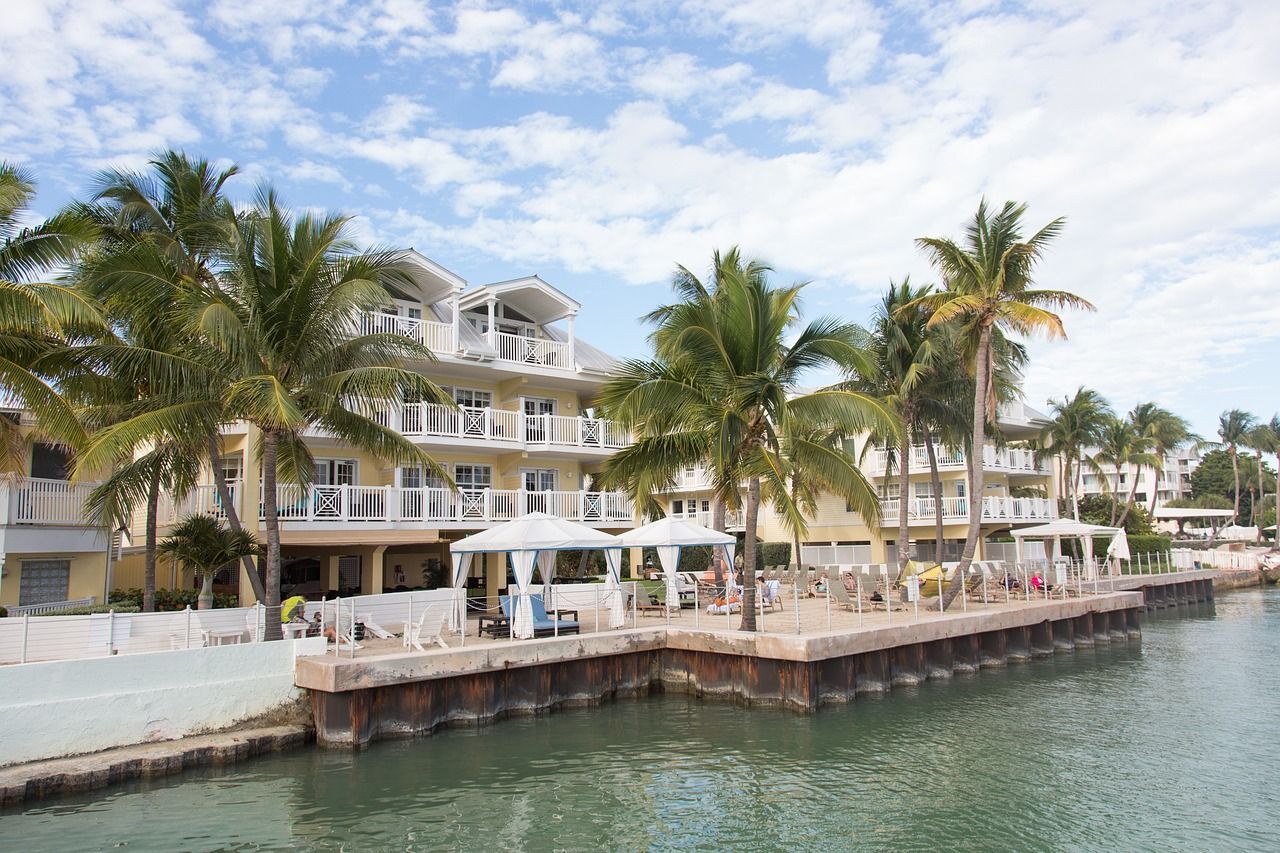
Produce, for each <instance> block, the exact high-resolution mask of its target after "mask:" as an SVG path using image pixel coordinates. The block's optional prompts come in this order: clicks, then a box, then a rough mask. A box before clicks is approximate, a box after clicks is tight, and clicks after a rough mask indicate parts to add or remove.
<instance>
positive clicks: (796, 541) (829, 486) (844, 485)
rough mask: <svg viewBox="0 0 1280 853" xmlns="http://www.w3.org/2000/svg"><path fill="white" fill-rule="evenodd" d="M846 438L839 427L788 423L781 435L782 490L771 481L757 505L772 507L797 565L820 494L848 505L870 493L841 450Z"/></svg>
mask: <svg viewBox="0 0 1280 853" xmlns="http://www.w3.org/2000/svg"><path fill="white" fill-rule="evenodd" d="M845 438H847V436H846V435H845V434H844V433H843V432H842V431H841V430H840V429H838V428H831V427H830V426H829V425H828V426H825V427H819V426H815V425H813V424H801V423H799V421H798V419H797V420H793V421H792V423H791V424H790V428H789V429H788V431H787V433H786V434H784V435H783V436H782V445H781V452H780V453H779V454H778V460H779V461H780V462H781V463H782V468H783V470H782V478H781V479H782V480H783V482H784V483H785V484H786V491H785V493H779V492H778V491H777V490H776V488H775V484H776V481H775V480H772V479H766V480H765V481H764V482H763V484H762V486H761V500H762V501H764V502H765V503H767V504H769V505H770V506H772V507H773V509H774V511H775V512H776V513H777V514H778V516H779V518H780V519H781V521H782V525H783V526H784V527H786V528H787V530H788V531H789V532H790V533H791V541H792V545H793V547H794V548H795V563H796V565H801V560H800V542H801V540H802V539H803V538H804V537H805V534H806V533H807V532H808V529H809V519H810V518H812V517H813V516H814V515H815V514H816V513H817V511H818V499H819V498H820V497H821V496H822V495H823V494H824V493H826V494H836V495H840V496H841V497H844V498H845V499H846V500H849V501H850V502H851V505H852V501H854V500H857V498H858V496H859V495H860V494H866V493H868V492H874V491H875V489H874V487H873V486H872V485H871V484H870V483H868V482H867V480H866V478H865V477H864V475H863V473H862V469H860V468H859V467H858V466H857V465H856V464H854V461H853V459H852V458H851V457H850V456H849V454H848V452H847V451H846V450H845V449H844V440H845ZM841 456H843V458H841Z"/></svg>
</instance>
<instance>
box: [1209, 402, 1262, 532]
mask: <svg viewBox="0 0 1280 853" xmlns="http://www.w3.org/2000/svg"><path fill="white" fill-rule="evenodd" d="M1256 423H1257V419H1256V418H1254V416H1253V415H1251V414H1249V413H1248V412H1245V411H1242V410H1240V409H1228V410H1227V411H1225V412H1223V413H1222V414H1221V415H1219V416H1218V438H1220V439H1222V444H1223V445H1225V446H1226V448H1227V453H1229V454H1230V455H1231V473H1232V474H1233V475H1234V477H1235V504H1234V509H1233V510H1232V516H1231V523H1232V524H1239V523H1240V460H1239V458H1238V456H1237V451H1238V450H1239V447H1240V445H1242V444H1245V443H1247V442H1248V440H1249V431H1250V430H1251V429H1253V427H1254V424H1256Z"/></svg>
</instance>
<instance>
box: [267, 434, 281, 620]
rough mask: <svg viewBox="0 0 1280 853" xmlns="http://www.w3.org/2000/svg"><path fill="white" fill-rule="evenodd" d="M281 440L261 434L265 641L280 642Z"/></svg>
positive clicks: (274, 436)
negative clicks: (278, 473)
mask: <svg viewBox="0 0 1280 853" xmlns="http://www.w3.org/2000/svg"><path fill="white" fill-rule="evenodd" d="M279 450H280V439H279V436H277V435H276V433H275V431H274V430H263V432H262V492H263V494H262V509H263V513H262V514H263V516H264V518H263V521H264V523H265V525H266V528H267V578H266V588H267V589H266V601H265V602H264V603H265V604H266V607H267V613H266V618H267V631H266V637H265V639H268V640H278V639H280V638H281V636H282V633H281V630H280V508H279V507H278V506H277V505H276V497H277V496H276V463H277V460H278V458H279Z"/></svg>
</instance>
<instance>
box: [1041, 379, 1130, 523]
mask: <svg viewBox="0 0 1280 853" xmlns="http://www.w3.org/2000/svg"><path fill="white" fill-rule="evenodd" d="M1049 411H1050V413H1051V414H1052V415H1053V420H1051V421H1050V422H1049V425H1048V426H1047V427H1045V428H1044V429H1043V430H1041V432H1040V446H1041V448H1042V451H1041V452H1042V454H1050V453H1051V454H1053V455H1055V456H1056V457H1057V458H1058V459H1060V460H1061V464H1062V479H1061V481H1062V482H1063V483H1064V484H1066V486H1067V488H1068V490H1069V493H1070V495H1071V510H1072V517H1074V518H1075V519H1076V520H1077V521H1079V520H1080V495H1079V492H1080V489H1079V485H1080V474H1081V469H1083V468H1085V467H1088V468H1089V469H1090V470H1092V471H1094V472H1096V473H1097V474H1098V475H1099V476H1102V469H1101V468H1100V467H1099V465H1098V463H1097V462H1096V461H1094V459H1093V457H1091V456H1089V455H1088V454H1087V453H1086V452H1085V451H1086V450H1087V449H1088V448H1091V447H1097V445H1098V442H1099V441H1100V440H1101V436H1102V430H1103V428H1104V427H1105V426H1106V424H1107V423H1108V421H1109V420H1110V419H1111V418H1112V416H1113V413H1112V411H1111V406H1110V405H1108V403H1107V401H1106V400H1104V399H1102V395H1100V394H1099V393H1098V392H1097V391H1094V390H1092V389H1090V388H1085V387H1084V386H1083V385H1082V386H1080V387H1079V388H1077V389H1076V393H1075V394H1074V395H1073V396H1071V397H1067V396H1063V398H1062V399H1061V400H1053V399H1051V400H1049Z"/></svg>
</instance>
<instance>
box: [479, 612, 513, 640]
mask: <svg viewBox="0 0 1280 853" xmlns="http://www.w3.org/2000/svg"><path fill="white" fill-rule="evenodd" d="M478 621H479V622H480V630H479V631H478V633H477V635H478V636H484V632H485V631H488V632H489V633H490V634H492V635H493V636H494V637H497V636H498V634H499V633H506V634H510V633H511V622H510V620H508V619H507V617H506V616H505V615H504V614H501V613H481V614H480V619H479V620H478ZM501 629H506V630H505V632H503V631H502V630H501Z"/></svg>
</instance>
